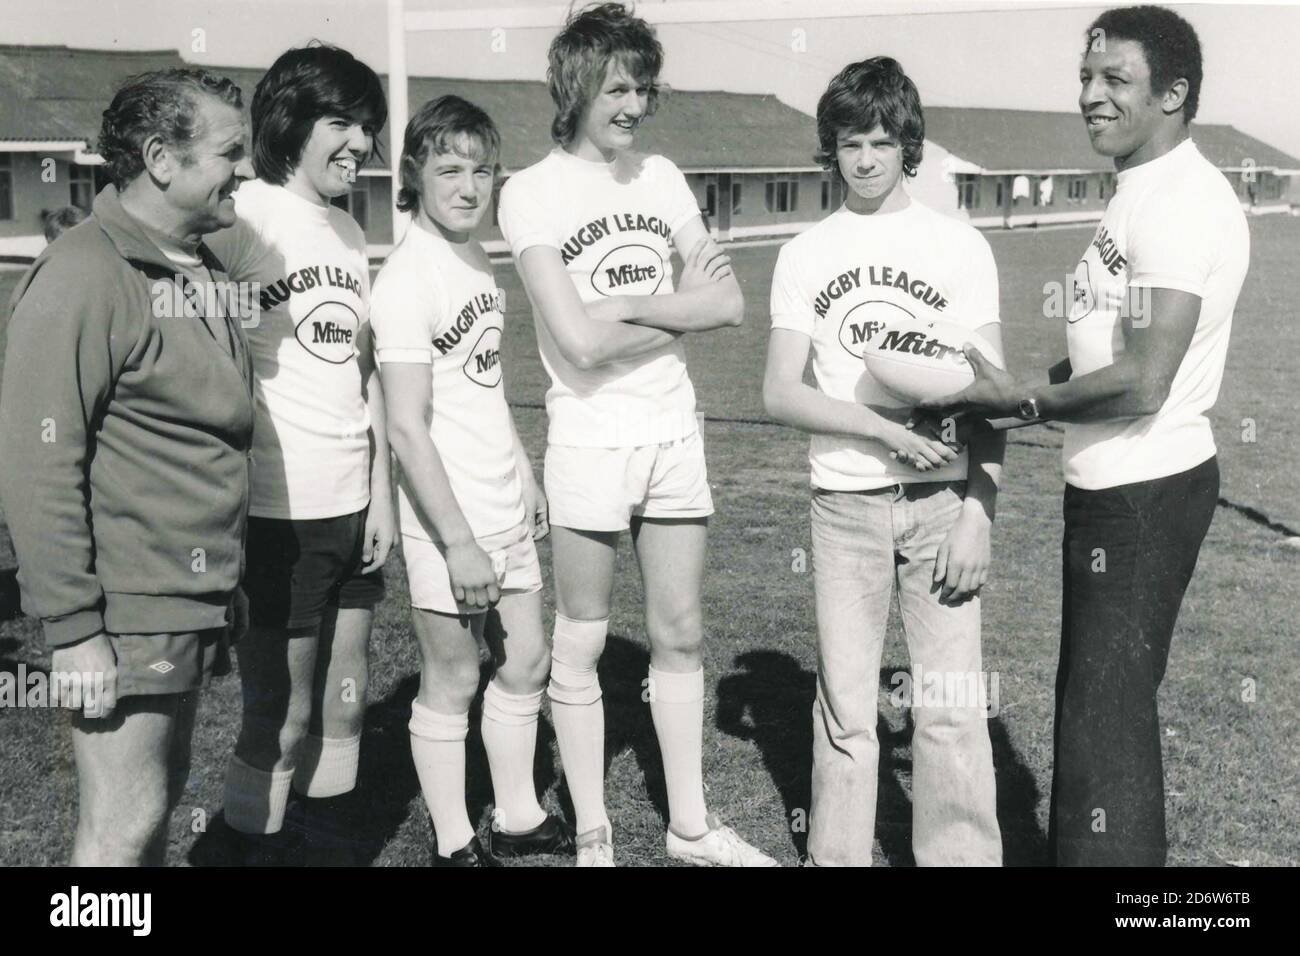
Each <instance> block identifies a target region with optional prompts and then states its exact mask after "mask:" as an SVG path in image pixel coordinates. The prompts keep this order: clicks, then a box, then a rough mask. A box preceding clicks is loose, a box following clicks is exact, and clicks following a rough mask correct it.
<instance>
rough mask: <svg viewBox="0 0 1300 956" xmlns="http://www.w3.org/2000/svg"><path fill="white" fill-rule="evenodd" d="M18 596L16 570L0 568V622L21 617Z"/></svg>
mask: <svg viewBox="0 0 1300 956" xmlns="http://www.w3.org/2000/svg"><path fill="white" fill-rule="evenodd" d="M21 604H22V602H21V599H20V597H19V594H18V569H17V568H0V622H2V621H10V620H13V619H14V618H16V617H21V616H22V613H23V612H22V606H21Z"/></svg>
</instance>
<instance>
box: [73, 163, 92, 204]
mask: <svg viewBox="0 0 1300 956" xmlns="http://www.w3.org/2000/svg"><path fill="white" fill-rule="evenodd" d="M68 202H69V203H71V204H72V205H74V206H76V207H77V208H78V209H82V210H84V211H86V212H90V211H91V209H92V208H93V207H94V205H95V167H94V166H79V165H77V164H76V163H70V164H68Z"/></svg>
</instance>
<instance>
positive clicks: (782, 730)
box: [0, 217, 1300, 866]
mask: <svg viewBox="0 0 1300 956" xmlns="http://www.w3.org/2000/svg"><path fill="white" fill-rule="evenodd" d="M1251 234H1252V236H1251V237H1252V243H1253V251H1252V262H1251V271H1250V276H1249V277H1248V279H1247V281H1246V286H1245V289H1244V290H1243V292H1242V296H1241V300H1240V302H1239V303H1238V307H1237V314H1236V321H1235V326H1234V329H1233V341H1232V351H1231V354H1230V357H1229V360H1228V369H1227V373H1226V376H1225V381H1224V387H1223V392H1222V394H1221V396H1220V398H1219V402H1218V405H1217V406H1216V408H1215V409H1214V411H1213V413H1212V419H1213V421H1214V428H1215V435H1216V438H1217V440H1218V443H1219V455H1220V461H1221V469H1222V472H1223V490H1222V494H1223V497H1224V502H1223V507H1221V508H1220V509H1219V512H1218V514H1217V515H1216V518H1215V521H1214V524H1213V526H1212V527H1211V529H1210V532H1209V535H1208V537H1207V539H1206V541H1205V545H1204V547H1203V548H1202V550H1201V557H1200V564H1199V566H1198V568H1197V572H1196V576H1195V578H1194V580H1193V581H1192V585H1191V587H1190V589H1189V591H1188V593H1187V597H1186V599H1185V601H1184V603H1183V609H1182V613H1181V615H1180V618H1179V623H1178V628H1177V631H1176V633H1175V636H1174V641H1173V649H1172V653H1171V656H1170V661H1169V669H1168V674H1167V676H1166V679H1165V682H1164V685H1163V688H1162V690H1161V696H1160V702H1161V716H1162V723H1163V726H1164V733H1165V738H1164V743H1165V751H1164V758H1165V776H1166V783H1167V810H1168V828H1169V839H1170V862H1171V863H1172V864H1181V865H1211V866H1213V865H1224V864H1230V863H1231V864H1252V865H1272V864H1295V863H1296V862H1297V861H1300V833H1298V832H1297V830H1296V828H1295V827H1294V825H1293V823H1294V821H1295V820H1296V819H1298V818H1300V806H1298V805H1297V804H1298V803H1300V798H1298V797H1297V794H1298V793H1300V786H1298V783H1300V752H1298V751H1297V748H1296V747H1295V743H1294V742H1295V740H1296V739H1297V738H1298V737H1300V707H1297V705H1296V703H1295V700H1294V699H1293V698H1292V697H1290V696H1289V694H1288V691H1289V690H1290V689H1291V688H1294V687H1295V686H1297V681H1298V680H1300V665H1298V664H1297V661H1296V655H1295V653H1294V648H1295V646H1296V636H1297V627H1296V617H1297V615H1296V611H1297V600H1296V597H1295V592H1294V591H1292V590H1291V581H1292V579H1293V578H1294V577H1295V575H1296V573H1297V570H1300V550H1296V549H1294V548H1291V547H1288V546H1287V545H1286V544H1285V543H1284V541H1285V539H1286V536H1287V534H1286V532H1287V530H1288V529H1291V533H1292V534H1295V533H1297V532H1296V531H1295V529H1300V451H1297V448H1298V447H1300V421H1298V420H1297V415H1296V412H1297V409H1298V407H1300V402H1298V401H1297V399H1296V397H1295V394H1294V385H1293V382H1294V375H1293V374H1292V369H1291V363H1292V362H1293V361H1294V357H1295V352H1294V349H1291V348H1289V347H1288V346H1287V345H1286V344H1285V343H1287V342H1289V341H1290V340H1291V335H1292V332H1293V327H1294V324H1295V319H1296V315H1295V306H1294V303H1295V301H1296V300H1297V292H1300V289H1297V281H1296V272H1295V265H1294V264H1295V263H1296V262H1297V261H1300V222H1297V221H1296V220H1293V219H1290V218H1285V217H1267V218H1261V219H1257V220H1252V222H1251ZM1088 236H1089V231H1088V229H1086V228H1085V229H1061V230H1051V231H1024V232H1014V233H993V234H990V235H989V239H990V242H991V243H992V245H993V250H994V254H995V256H996V258H997V262H998V267H999V272H1000V276H1001V283H1002V309H1003V321H1004V327H1003V328H1004V333H1003V334H1004V339H1005V342H1006V348H1007V353H1008V360H1009V361H1010V363H1011V366H1012V367H1013V368H1020V369H1026V368H1030V367H1035V368H1045V367H1046V366H1047V365H1049V364H1051V362H1052V361H1054V360H1055V359H1056V358H1059V357H1060V356H1062V355H1063V354H1064V349H1065V344H1064V324H1063V321H1061V320H1060V319H1050V318H1047V317H1045V316H1044V314H1043V313H1044V301H1045V299H1046V298H1047V296H1046V294H1045V292H1044V285H1045V284H1046V283H1051V282H1064V281H1065V279H1066V277H1067V276H1068V275H1069V274H1071V273H1072V272H1073V269H1074V265H1075V263H1076V262H1077V259H1078V256H1079V255H1080V254H1081V252H1082V250H1083V248H1084V246H1085V244H1086V242H1087V240H1088ZM776 252H777V250H776V248H775V247H772V246H760V247H752V248H744V249H737V250H735V251H734V252H733V261H734V264H735V267H736V271H737V274H738V275H739V277H740V280H741V283H742V286H743V287H744V290H745V293H746V298H747V303H748V314H747V320H746V323H745V325H744V326H743V327H741V328H739V329H735V330H727V331H724V332H716V333H712V334H709V335H702V336H694V337H691V338H689V339H688V346H687V348H688V354H689V366H690V369H691V376H692V379H693V380H694V382H695V387H696V391H697V394H698V396H699V407H700V410H701V411H702V412H703V413H704V414H705V415H706V416H708V420H707V421H706V424H705V428H704V435H705V441H706V446H707V449H708V456H709V472H710V479H711V483H712V485H713V494H714V500H715V504H716V507H717V515H716V517H715V518H714V519H713V521H712V524H711V527H710V550H709V566H708V571H707V576H706V581H705V617H706V633H707V639H706V650H705V669H706V671H705V672H706V701H705V720H706V727H705V780H706V782H707V785H708V788H709V793H708V799H709V802H710V805H711V807H712V809H714V810H715V811H717V812H718V813H720V814H721V815H722V817H723V818H724V819H725V820H726V821H727V822H728V823H730V824H732V825H733V826H735V827H736V828H737V829H738V830H739V831H740V832H741V833H742V834H743V835H745V836H746V837H747V838H748V839H750V840H751V841H752V842H754V843H756V844H757V845H758V846H760V847H761V848H762V849H764V850H765V851H767V852H769V853H771V854H773V855H774V856H776V857H777V858H778V859H780V860H781V861H782V862H784V863H793V862H795V860H796V859H797V856H798V854H799V853H800V852H801V851H802V848H803V842H804V837H805V834H804V832H803V830H804V827H803V823H804V820H805V819H806V809H807V807H808V805H809V795H808V786H809V772H810V760H811V706H812V698H813V688H814V675H815V666H816V655H815V646H814V645H815V636H816V635H815V626H814V621H813V605H812V580H811V575H810V574H808V573H806V571H803V570H801V569H802V568H803V567H804V566H805V565H803V564H802V563H801V562H800V560H799V557H800V554H801V553H803V552H806V551H808V550H809V534H808V516H807V507H808V464H807V439H806V437H805V436H803V435H801V434H798V433H796V432H794V431H791V430H789V429H786V428H783V427H780V426H776V425H771V424H764V423H763V419H764V415H763V412H762V403H761V397H760V387H761V381H762V370H763V358H764V351H765V348H766V339H767V299H768V281H769V278H770V275H771V271H772V267H773V265H774V263H775V260H776ZM498 277H499V279H500V281H501V284H502V285H503V287H504V288H505V289H506V293H507V295H506V301H507V303H508V305H509V314H508V316H507V334H506V343H505V347H504V350H505V368H506V379H507V385H508V396H509V398H510V400H511V401H512V403H514V404H515V405H516V411H515V414H516V421H517V422H518V425H519V430H520V433H521V435H522V437H523V440H524V442H525V444H526V445H527V447H528V449H529V451H530V453H531V454H532V456H533V458H534V461H535V463H536V464H537V466H538V468H539V470H540V463H541V458H542V451H543V447H544V440H545V430H546V421H545V413H544V412H543V411H542V410H541V403H542V396H543V393H544V390H545V384H546V376H545V372H544V371H543V369H542V367H541V364H540V361H539V360H538V358H537V352H536V345H535V342H534V339H533V330H532V324H531V321H530V318H529V316H528V313H527V307H526V299H525V296H524V294H523V290H522V288H521V287H520V285H519V281H518V279H517V277H516V276H515V274H514V272H513V270H512V269H511V268H510V267H509V266H501V267H498ZM16 279H17V274H16V273H12V272H8V273H0V300H3V299H7V297H8V293H9V291H10V290H11V288H12V286H13V284H14V282H15V281H16ZM6 320H7V315H3V316H0V324H3V322H4V321H6ZM1060 443H1061V437H1060V434H1059V432H1058V431H1055V430H1052V429H1046V428H1044V429H1025V430H1020V431H1017V432H1014V433H1012V435H1011V439H1010V445H1009V448H1008V452H1007V459H1006V470H1005V478H1004V487H1003V492H1002V494H1001V497H1000V501H999V507H998V518H997V523H996V525H995V528H994V539H993V557H994V573H993V579H992V581H991V582H990V584H989V585H988V586H987V587H986V588H985V590H984V594H983V607H984V666H985V669H986V670H987V671H989V672H994V671H996V672H997V673H998V675H999V710H998V713H997V716H996V717H994V718H993V719H992V720H991V722H990V731H991V734H992V738H993V747H994V756H995V761H996V769H997V780H998V808H999V818H1000V821H1001V824H1002V833H1003V845H1004V851H1005V858H1006V862H1007V863H1008V864H1041V863H1044V862H1045V860H1046V854H1045V846H1046V836H1045V834H1046V823H1047V818H1046V814H1047V797H1048V789H1049V783H1050V779H1051V777H1050V774H1051V728H1052V689H1053V681H1054V677H1055V672H1056V656H1057V648H1058V629H1059V623H1060V612H1059V601H1060V534H1061V519H1060V498H1061V489H1062V482H1061V477H1060V466H1059V449H1060ZM539 474H540V471H539ZM1268 522H1271V523H1272V527H1269V526H1268ZM541 552H542V561H543V564H544V566H545V570H546V572H547V579H548V582H549V563H550V553H549V547H548V546H545V545H544V546H543V547H542V549H541ZM629 552H630V549H629V548H628V547H627V546H626V545H625V546H624V549H623V552H622V553H621V555H620V564H619V571H618V577H617V583H616V595H615V600H614V610H613V613H612V616H611V621H610V639H609V644H608V650H607V651H606V654H605V658H604V660H603V661H602V664H601V680H602V685H603V687H604V690H605V705H606V726H607V730H608V741H607V764H608V771H607V779H606V789H607V795H608V806H609V810H610V814H611V816H612V818H613V821H614V825H615V829H616V841H617V855H618V860H619V862H620V863H621V864H624V865H628V864H645V865H661V864H665V863H666V862H667V861H666V859H665V856H664V849H663V832H664V827H665V821H666V815H667V808H666V801H665V796H664V785H663V774H662V768H661V765H660V761H659V756H658V747H657V744H656V742H655V737H654V729H653V726H652V725H651V722H650V715H649V709H648V707H646V705H645V704H643V703H642V701H641V697H640V694H641V681H642V678H643V677H644V676H645V673H646V666H647V663H648V653H647V651H646V643H645V636H644V628H643V624H642V620H641V617H640V614H639V607H640V593H639V591H640V585H639V579H638V577H637V573H636V567H635V562H634V561H633V560H632V557H631V554H630V553H629ZM12 563H13V555H12V551H11V550H10V546H9V541H8V536H7V534H6V533H4V531H3V527H2V526H0V567H4V566H9V565H12ZM387 573H388V582H389V590H388V597H387V598H386V600H385V601H384V603H383V604H382V605H381V606H380V608H379V609H378V612H377V615H376V621H375V629H374V638H373V651H372V678H371V696H370V706H369V711H368V716H367V722H366V732H365V739H364V742H363V749H362V770H361V784H360V786H361V788H362V793H363V796H364V799H365V801H366V803H367V806H368V807H369V808H370V815H369V819H368V821H367V824H366V832H365V833H364V834H362V836H364V837H365V838H366V839H367V840H368V841H369V842H370V843H371V844H372V845H373V846H374V848H375V849H374V852H373V854H371V856H372V862H373V863H374V864H376V865H384V866H410V865H424V864H426V863H427V861H428V852H429V845H430V838H431V830H430V826H429V821H428V816H427V813H426V812H425V810H424V807H423V803H422V800H421V799H420V793H419V787H418V783H417V781H416V777H415V771H414V768H413V767H412V765H411V762H410V754H409V748H408V744H407V732H406V721H407V719H408V716H409V706H410V701H411V699H412V697H413V696H414V693H415V689H416V681H417V679H418V678H417V676H416V675H417V672H418V666H417V652H416V649H415V645H414V641H413V638H412V636H411V633H410V623H409V619H408V611H407V607H406V603H405V597H406V581H405V575H404V570H403V567H402V562H401V558H400V555H398V556H395V557H394V558H393V559H392V560H390V562H389V565H388V572H387ZM546 596H547V608H548V610H547V613H548V615H549V614H550V613H552V611H553V598H552V595H551V593H550V589H549V584H548V588H547V592H546ZM548 625H549V621H548ZM890 631H891V633H890V637H889V640H888V642H887V644H886V648H885V655H884V659H883V661H882V685H883V691H884V692H882V695H881V713H880V727H879V731H880V739H881V766H880V791H879V792H880V808H879V813H878V816H877V837H878V847H877V862H878V863H881V864H887V865H910V864H911V863H912V855H911V846H910V818H911V804H910V800H911V797H910V770H911V763H910V746H909V737H910V722H909V717H908V714H907V712H906V711H900V710H897V709H895V708H894V707H892V706H891V705H890V703H889V702H888V696H887V691H888V689H889V687H888V683H887V681H888V676H889V675H891V674H893V673H895V672H897V671H900V670H903V669H905V668H906V666H907V656H906V650H905V647H904V645H903V642H902V639H901V632H900V630H899V627H898V622H897V617H896V615H895V617H894V619H893V620H891V624H890ZM19 663H25V664H26V665H27V668H28V670H31V669H32V668H36V667H39V668H47V667H48V666H49V655H48V653H47V652H46V651H45V650H44V648H43V646H42V644H41V641H40V637H39V628H38V626H37V625H36V623H35V622H33V621H31V620H29V619H18V620H14V621H10V622H8V623H5V624H3V625H0V671H8V672H10V673H13V672H15V671H16V669H17V665H18V664H19ZM239 707H240V703H239V685H238V680H237V677H235V676H234V675H232V676H231V677H229V678H226V679H224V680H221V681H218V682H216V683H215V684H214V686H213V688H212V689H211V690H210V691H209V692H208V693H207V694H205V695H204V698H203V702H202V704H201V709H200V713H199V720H198V728H197V730H196V733H195V739H194V767H193V772H192V775H191V778H190V782H189V786H188V788H187V790H186V793H185V798H184V800H183V802H182V805H181V809H180V811H179V812H178V813H177V814H176V816H175V818H174V819H173V821H172V829H171V840H170V847H169V863H171V864H178V865H184V864H185V863H187V862H189V859H190V855H191V853H192V851H193V849H194V847H195V845H196V843H198V842H200V841H201V840H202V839H203V834H202V833H201V832H196V829H201V828H202V825H204V824H206V823H207V822H210V821H211V820H212V818H213V816H214V815H215V814H216V813H217V812H218V811H219V810H220V805H221V788H222V780H223V776H224V772H225V765H226V760H227V758H228V756H229V754H230V751H231V748H232V747H233V744H234V736H235V733H236V731H237V728H238V721H239ZM476 717H477V715H475V719H476ZM62 723H63V719H62V715H60V714H58V713H52V712H49V711H41V710H26V709H22V710H2V709H0V864H4V865H24V864H26V865H43V864H55V863H61V862H65V861H66V859H67V856H68V852H69V849H70V845H71V836H72V831H73V828H74V825H75V814H76V809H75V808H76V791H75V778H74V774H73V767H72V760H71V752H70V748H69V745H68V742H67V738H66V735H65V733H64V732H63V730H62ZM540 739H541V743H542V745H541V747H540V748H539V756H538V760H537V765H536V774H537V779H538V781H539V784H540V785H541V786H542V787H543V788H544V789H545V792H546V801H547V802H548V803H549V804H551V805H552V806H555V807H559V808H561V809H565V810H566V811H567V809H568V807H567V799H568V798H567V793H566V792H565V791H564V788H563V781H562V777H561V775H560V768H559V758H558V753H557V751H556V749H555V745H554V735H553V733H552V732H551V727H550V724H549V721H548V719H547V716H546V712H545V711H544V712H543V717H542V722H541V732H540ZM469 753H470V758H469V780H470V801H471V805H472V811H473V814H474V818H475V819H477V820H478V821H479V822H480V825H481V826H482V827H486V826H487V824H488V816H487V811H488V808H489V802H490V798H491V794H490V786H489V783H488V776H487V764H486V759H485V758H484V756H483V753H482V748H481V743H480V742H479V741H478V739H477V735H476V734H475V733H472V735H471V739H470V750H469ZM536 862H538V863H544V862H548V861H545V860H537V861H536Z"/></svg>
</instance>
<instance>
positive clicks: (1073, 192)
mask: <svg viewBox="0 0 1300 956" xmlns="http://www.w3.org/2000/svg"><path fill="white" fill-rule="evenodd" d="M1065 198H1066V200H1067V201H1069V202H1083V201H1084V200H1085V199H1087V198H1088V180H1086V179H1084V178H1083V177H1082V176H1075V177H1073V178H1071V179H1070V182H1069V183H1068V184H1067V186H1066V193H1065Z"/></svg>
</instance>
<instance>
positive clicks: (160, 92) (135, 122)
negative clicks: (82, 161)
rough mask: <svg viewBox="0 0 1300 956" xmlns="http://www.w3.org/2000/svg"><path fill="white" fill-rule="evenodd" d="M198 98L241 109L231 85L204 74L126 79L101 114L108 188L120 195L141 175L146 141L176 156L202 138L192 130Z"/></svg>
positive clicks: (154, 74) (178, 72) (192, 71)
mask: <svg viewBox="0 0 1300 956" xmlns="http://www.w3.org/2000/svg"><path fill="white" fill-rule="evenodd" d="M200 96H215V97H216V98H217V99H219V100H221V101H222V102H223V103H228V104H230V105H231V106H233V107H235V108H236V109H243V106H244V103H243V99H242V94H241V93H240V90H239V87H238V86H236V85H235V83H234V81H233V80H230V79H227V78H226V77H224V76H217V75H216V74H213V73H209V72H208V71H207V70H198V69H170V70H154V71H152V72H149V73H141V74H138V75H137V76H132V77H128V78H127V79H126V80H125V81H124V82H123V83H122V85H121V86H120V87H119V88H118V90H117V93H116V94H114V96H113V102H112V103H110V104H109V106H108V109H106V110H104V113H103V117H104V119H103V123H102V124H101V126H100V128H99V144H98V150H99V155H100V156H102V157H103V158H104V165H105V166H106V167H107V168H108V175H109V176H110V177H111V178H112V180H113V184H114V185H115V186H117V188H118V189H122V188H123V187H125V186H126V185H127V184H128V183H130V182H132V181H133V180H134V179H135V178H136V177H137V176H139V175H140V174H141V173H142V172H144V153H143V148H144V143H145V140H146V139H148V138H149V137H150V136H160V137H162V140H163V142H165V143H167V144H168V145H171V146H177V147H179V148H180V149H181V151H182V154H186V153H188V150H189V146H190V144H192V143H193V142H194V140H195V139H197V138H198V137H199V136H200V135H201V134H202V132H203V130H202V129H200V128H199V125H198V117H197V109H198V103H199V99H198V97H200Z"/></svg>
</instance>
